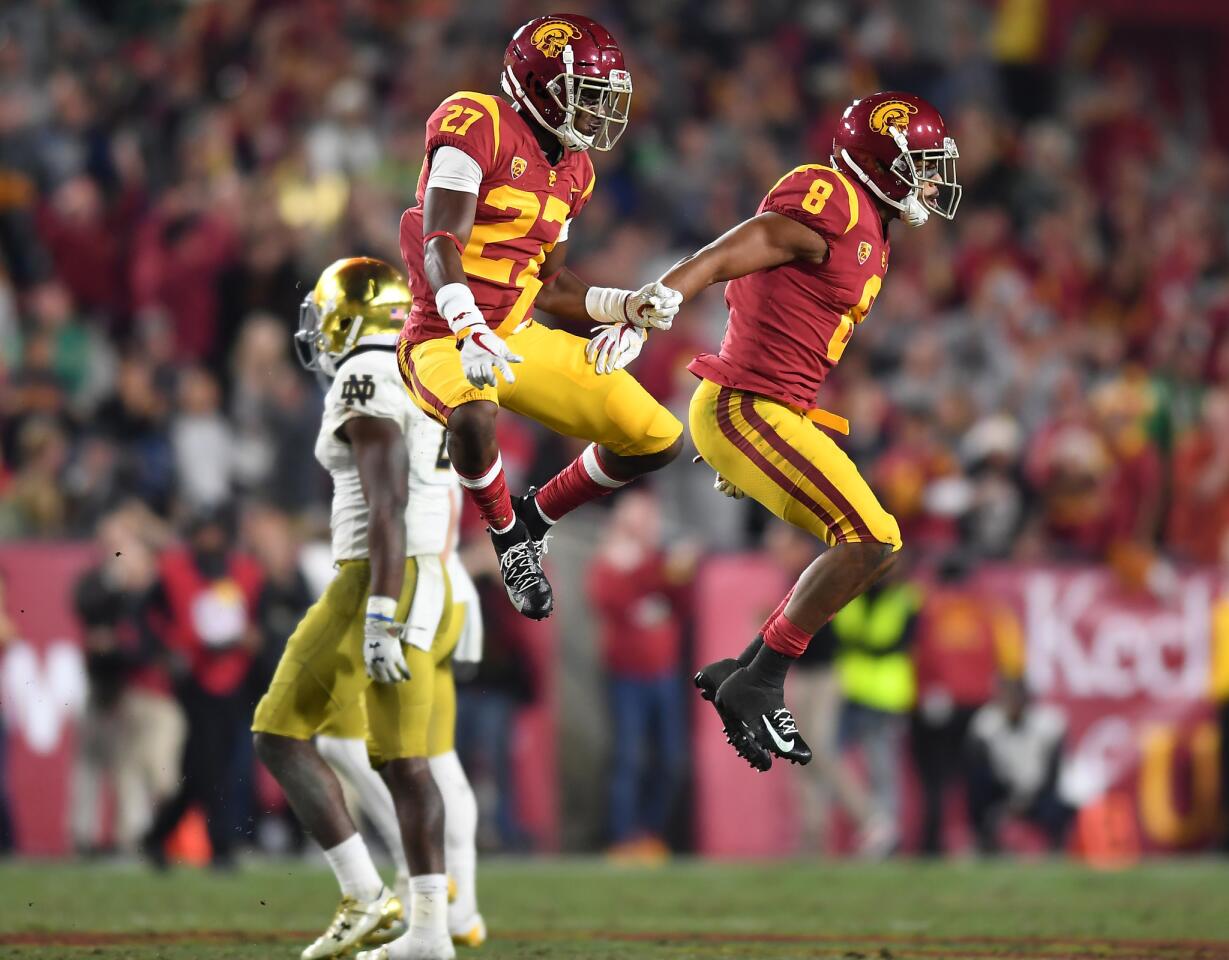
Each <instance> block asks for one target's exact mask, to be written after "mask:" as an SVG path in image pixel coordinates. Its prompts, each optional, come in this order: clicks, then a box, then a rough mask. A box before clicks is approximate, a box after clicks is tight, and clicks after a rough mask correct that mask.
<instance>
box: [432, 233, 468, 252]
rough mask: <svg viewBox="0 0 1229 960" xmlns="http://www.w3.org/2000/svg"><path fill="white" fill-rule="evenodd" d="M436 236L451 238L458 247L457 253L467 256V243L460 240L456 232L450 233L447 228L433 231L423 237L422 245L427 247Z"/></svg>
mask: <svg viewBox="0 0 1229 960" xmlns="http://www.w3.org/2000/svg"><path fill="white" fill-rule="evenodd" d="M436 237H447V238H448V239H449V240H451V241H452V242H453V245H454V246H455V247H456V248H457V254H458V255H459V256H462V257H463V256H465V245H464V244H463V243H461V241H460V240H458V239H457V235H456V234H455V233H449V232H448V231H447V230H433V231H431V232H430V233H428V234H427V235H426V236H425V237H423V238H422V245H423V246H424V247H425V246H426V245H427V244H428V243H430V242H431V241H432V240H434V239H435V238H436Z"/></svg>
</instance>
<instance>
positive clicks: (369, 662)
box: [363, 597, 410, 683]
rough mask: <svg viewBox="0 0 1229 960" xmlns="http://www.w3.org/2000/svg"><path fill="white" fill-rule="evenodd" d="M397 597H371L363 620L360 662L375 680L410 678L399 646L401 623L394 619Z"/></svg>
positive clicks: (399, 680)
mask: <svg viewBox="0 0 1229 960" xmlns="http://www.w3.org/2000/svg"><path fill="white" fill-rule="evenodd" d="M396 610H397V601H396V600H394V599H393V598H392V597H371V598H370V599H369V600H368V601H367V618H366V620H364V621H363V663H364V664H366V666H367V676H369V677H371V679H372V680H375V681H376V682H377V683H400V682H401V681H402V680H409V679H410V668H409V666H408V665H407V664H406V662H405V651H404V650H402V649H401V634H402V633H403V632H404V631H405V624H404V623H398V622H397V620H396Z"/></svg>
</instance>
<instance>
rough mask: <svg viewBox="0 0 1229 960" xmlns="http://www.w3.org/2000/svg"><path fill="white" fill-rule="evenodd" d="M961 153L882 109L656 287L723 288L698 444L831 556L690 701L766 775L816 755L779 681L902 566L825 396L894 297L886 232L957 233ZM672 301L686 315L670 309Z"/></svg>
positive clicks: (695, 419)
mask: <svg viewBox="0 0 1229 960" xmlns="http://www.w3.org/2000/svg"><path fill="white" fill-rule="evenodd" d="M956 157H957V151H956V143H955V141H954V140H953V139H952V138H951V137H949V136H947V132H946V128H945V125H944V122H943V118H942V117H941V116H940V115H939V112H938V110H936V109H935V108H934V107H933V106H932V105H931V104H930V103H928V102H927V101H925V100H923V99H922V98H920V97H916V96H914V95H912V94H909V93H900V92H891V93H876V94H872V95H871V96H868V97H864V98H863V99H861V100H855V101H854V102H853V103H851V104H850V105H849V107H848V108H846V110H845V113H844V114H843V116H842V117H841V120H840V123H839V125H838V127H837V132H836V136H835V137H834V138H833V143H832V158H831V160H830V162H829V164H828V165H825V164H817V163H808V164H803V165H802V166H799V167H796V168H794V169H793V170H791V171H789V172H788V173H786V174H785V175H784V176H783V177H782V178H781V179H780V180H778V181H777V183H776V184H775V185H774V186H773V188H772V189H771V190H769V191H768V195H767V196H766V197H765V198H764V199H763V201H762V202H761V203H760V207H759V210H757V212H756V215H755V216H754V217H752V218H751V219H749V220H746V221H744V222H743V223H741V224H739V225H738V226H736V227H734V228H733V229H732V230H730V231H729V232H727V233H725V234H724V235H723V236H721V237H719V238H718V239H717V240H715V241H713V242H712V243H711V244H709V245H708V246H707V247H704V248H703V249H701V250H699V251H697V252H696V253H694V254H692V255H691V256H689V257H686V258H684V259H683V260H681V261H679V263H677V264H675V265H674V266H673V267H671V268H670V269H669V270H668V271H667V272H666V273H665V274H664V275H663V276H662V277H661V279H660V281H659V287H665V288H668V289H667V291H666V293H665V294H664V295H665V296H670V295H671V292H673V294H674V295H676V297H677V300H678V301H684V302H685V301H688V300H694V299H695V298H696V297H697V296H698V295H699V294H700V293H701V292H702V291H703V290H704V289H705V288H707V287H708V286H710V285H712V284H714V283H721V282H724V281H729V283H728V284H727V285H726V288H725V298H726V304H727V306H728V307H729V311H730V317H729V323H728V325H727V327H726V332H725V338H724V339H723V341H722V344H721V351H720V354H718V355H713V354H701V355H700V356H699V357H697V358H696V359H695V360H693V361H692V363H691V364H690V366H689V367H688V369H689V370H691V372H692V373H694V374H695V375H696V376H698V377H700V378H701V383H700V386H699V387H698V388H697V389H696V392H695V394H694V395H693V397H692V400H691V409H690V421H691V435H692V439H693V441H694V442H695V445H696V449H697V450H698V451H699V453H700V457H701V458H703V460H704V461H705V462H706V463H708V464H709V466H711V467H712V468H713V469H714V470H715V471H716V472H717V487H718V489H719V490H721V491H723V492H725V493H727V494H730V495H733V494H740V495H748V496H751V497H752V498H754V499H755V500H757V501H758V502H759V503H761V504H763V505H764V506H765V507H767V508H768V509H769V510H770V511H772V512H773V513H774V514H776V515H777V516H778V517H780V518H781V519H783V520H785V521H787V522H789V523H793V524H794V525H796V526H800V527H803V528H805V529H806V530H809V531H810V532H811V533H813V534H814V535H815V536H816V537H818V538H819V539H820V540H822V541H823V542H824V543H825V544H826V545H827V548H828V549H827V550H825V551H824V552H823V553H822V554H821V555H820V557H819V558H818V559H817V560H815V562H814V563H812V564H811V566H809V567H808V568H807V569H806V570H805V571H804V572H803V574H802V576H801V577H799V578H798V582H797V583H796V584H795V586H794V588H793V589H792V590H791V591H790V592H789V593H788V594H787V595H786V596H785V598H784V599H783V600H782V601H781V604H780V606H779V607H778V608H777V610H776V611H774V612H773V613H772V614H771V615H770V616H769V618H768V620H767V621H766V622H765V623H764V624H763V626H762V628H761V630H760V632H759V634H758V635H757V636H756V637H755V638H754V639H753V640H752V642H751V643H750V644H749V645H748V646H747V648H746V649H745V650H744V651H743V652H742V654H741V655H739V657H738V658H737V659H733V658H726V659H723V660H718V661H716V662H715V663H712V664H710V665H708V666H706V667H704V668H703V669H701V670H700V671H699V673H698V674H697V675H696V685H697V686H698V687H699V688H700V691H701V694H702V695H703V696H704V698H705V699H706V700H710V701H711V702H712V703H713V705H714V707H716V709H717V713H718V715H719V717H720V719H721V722H722V724H723V726H724V727H725V732H726V735H727V738H728V739H729V741H730V744H731V745H732V746H733V747H734V749H735V750H736V751H737V752H738V754H739V756H741V757H742V758H743V759H744V760H746V761H747V762H748V763H749V764H750V765H751V766H752V767H753V768H755V769H757V770H767V769H768V768H769V767H770V766H771V765H772V758H773V756H774V755H775V756H778V757H782V758H784V759H788V760H789V761H791V762H792V763H807V762H808V761H810V759H811V750H810V748H809V747H808V746H807V744H806V742H805V741H804V740H803V738H802V736H801V735H800V734H799V732H798V727H797V724H796V722H795V720H794V716H793V714H792V713H791V712H790V710H789V709H788V708H787V707H786V706H785V677H786V674H787V673H788V672H789V668H790V666H791V665H792V664H793V663H794V662H795V661H796V660H797V658H798V656H799V655H800V654H801V653H802V652H803V651H805V650H806V648H807V645H808V644H809V643H810V641H811V637H812V636H814V634H815V633H816V631H818V630H819V628H820V627H822V626H823V625H824V624H825V623H827V622H828V620H830V619H831V618H832V617H833V615H835V614H836V612H837V611H838V610H840V609H841V608H842V607H844V606H845V605H846V604H847V603H848V602H849V601H850V600H852V599H853V598H854V597H856V596H858V595H859V594H860V593H862V592H863V591H864V590H866V589H867V587H869V586H870V585H871V584H872V583H874V582H875V581H876V580H877V579H879V577H880V576H882V575H883V573H884V572H885V571H886V570H887V569H888V567H890V566H891V565H892V563H893V561H894V560H895V554H896V551H898V550H899V549H900V544H901V538H900V528H899V526H898V525H897V522H896V519H895V518H894V517H893V516H892V515H891V514H890V513H888V511H887V510H885V509H884V508H883V506H882V504H880V502H879V500H878V499H877V498H876V496H875V494H874V493H873V492H872V490H871V488H870V486H869V485H868V484H867V482H866V481H865V480H864V479H863V477H862V475H861V474H860V473H859V472H858V469H857V467H856V466H855V465H854V463H853V461H852V460H850V459H849V457H848V455H846V453H845V452H844V451H843V450H842V449H841V448H840V447H838V446H837V444H836V443H835V442H834V441H833V440H832V439H831V438H830V437H829V436H828V435H827V434H826V433H824V432H823V431H822V430H820V429H819V425H820V424H823V425H825V426H827V427H828V428H830V429H835V430H836V431H837V432H841V433H847V432H848V429H849V425H848V422H847V421H844V420H843V418H839V417H835V416H834V415H833V414H831V413H828V412H827V411H824V410H820V409H818V408H817V406H816V401H817V399H818V394H819V390H820V387H821V385H822V383H823V381H824V379H825V377H827V375H828V373H829V371H830V370H832V368H833V367H834V366H836V364H837V363H838V362H839V361H840V359H841V355H842V354H843V353H844V352H845V348H846V346H847V345H848V343H849V339H850V337H851V336H852V335H853V333H854V330H855V328H856V327H857V325H858V324H860V323H861V322H862V321H863V320H865V319H866V316H867V315H868V314H869V313H870V310H871V307H872V306H873V305H874V302H875V298H876V297H877V296H878V295H879V291H880V290H881V288H882V286H883V279H884V276H885V275H886V273H887V269H888V254H889V251H890V248H891V240H890V238H889V227H890V226H891V223H892V221H893V220H895V219H897V218H900V219H902V220H904V221H905V223H907V224H908V225H909V226H911V227H920V226H921V225H922V224H924V223H925V222H926V221H927V219H928V218H929V217H930V215H931V214H932V213H937V214H939V215H940V216H942V217H946V218H948V219H951V218H952V217H953V216H954V215H955V213H956V207H957V205H958V204H959V202H960V186H959V184H958V183H957V182H956ZM669 302H671V303H674V302H676V300H674V299H672V300H670V301H669Z"/></svg>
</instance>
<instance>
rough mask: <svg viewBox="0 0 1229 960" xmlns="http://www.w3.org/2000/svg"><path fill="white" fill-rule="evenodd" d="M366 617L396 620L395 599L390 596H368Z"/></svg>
mask: <svg viewBox="0 0 1229 960" xmlns="http://www.w3.org/2000/svg"><path fill="white" fill-rule="evenodd" d="M367 619H369V620H386V621H388V622H389V623H396V622H397V601H396V600H394V599H393V598H392V597H368V598H367Z"/></svg>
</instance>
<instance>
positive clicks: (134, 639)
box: [72, 508, 185, 853]
mask: <svg viewBox="0 0 1229 960" xmlns="http://www.w3.org/2000/svg"><path fill="white" fill-rule="evenodd" d="M142 518H143V512H142V511H141V509H140V508H136V509H135V510H134V509H129V508H121V509H120V510H117V511H114V512H113V513H110V514H108V515H106V516H105V517H103V518H102V519H101V520H100V521H99V524H98V533H97V543H98V547H99V551H100V553H101V556H102V560H101V561H100V562H99V563H98V565H97V566H94V567H91V568H90V569H89V570H87V571H86V572H85V573H84V574H82V576H81V577H80V579H79V580H78V581H77V583H76V586H75V588H74V591H73V602H74V606H75V607H76V613H77V618H78V619H79V620H80V621H81V624H82V627H83V628H84V634H85V664H86V675H87V677H88V679H89V687H90V693H89V703H88V706H87V708H86V716H85V718H84V719H83V722H82V723H81V724H80V725H79V727H78V730H79V735H78V740H77V758H76V765H75V767H74V770H73V791H72V835H73V841H74V844H75V846H76V848H77V850H78V851H79V852H82V853H91V852H95V851H97V850H99V848H100V846H101V845H100V839H99V837H100V830H99V822H98V821H99V814H100V812H101V810H102V780H103V777H104V776H106V775H109V776H110V778H111V787H112V790H113V792H114V797H115V826H114V830H113V832H112V838H113V842H114V846H115V848H116V849H117V850H118V851H120V852H122V853H135V852H136V850H137V846H138V844H139V843H140V840H141V837H142V836H143V835H144V834H145V831H146V830H148V829H149V826H150V823H151V821H152V819H153V811H154V808H155V806H156V805H157V804H159V803H161V802H162V801H164V800H166V799H167V798H168V797H170V796H171V795H173V794H174V793H175V786H176V779H177V778H178V776H179V772H180V763H181V751H182V750H183V743H184V732H185V723H184V716H183V711H182V710H180V708H179V704H177V703H176V702H175V699H174V697H172V696H171V683H170V679H169V678H168V677H167V674H166V670H165V669H164V666H163V663H162V662H161V661H162V659H163V658H162V653H161V651H160V650H159V649H158V645H157V640H156V638H155V637H154V636H153V634H152V631H151V630H150V625H149V618H148V610H147V605H148V603H149V602H150V597H151V594H152V593H153V591H154V588H155V585H156V583H157V572H158V571H157V563H156V560H155V557H154V555H153V551H152V550H151V549H150V547H149V545H148V544H147V543H146V542H145V541H144V540H143V539H142V537H141V534H140V530H139V524H141V523H142Z"/></svg>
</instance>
